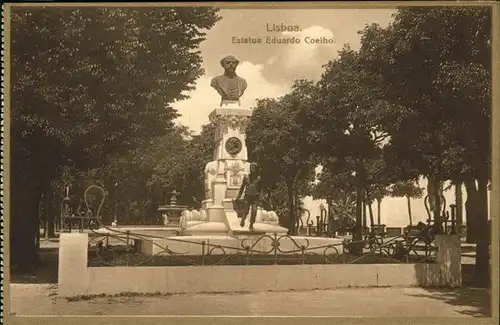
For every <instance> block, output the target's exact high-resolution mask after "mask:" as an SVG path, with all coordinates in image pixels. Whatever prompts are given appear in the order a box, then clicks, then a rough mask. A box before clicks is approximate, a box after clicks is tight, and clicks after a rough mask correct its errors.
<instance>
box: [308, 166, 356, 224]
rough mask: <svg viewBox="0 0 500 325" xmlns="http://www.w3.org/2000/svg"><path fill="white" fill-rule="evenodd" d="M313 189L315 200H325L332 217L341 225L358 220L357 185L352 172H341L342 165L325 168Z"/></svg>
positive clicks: (348, 170)
mask: <svg viewBox="0 0 500 325" xmlns="http://www.w3.org/2000/svg"><path fill="white" fill-rule="evenodd" d="M318 181H319V182H318V183H317V184H316V185H315V186H314V188H313V192H312V193H313V198H314V199H325V200H326V201H327V202H328V206H329V208H330V209H331V210H330V212H329V213H330V215H331V216H332V217H334V218H335V219H337V220H338V223H339V225H350V224H351V223H352V222H354V221H355V220H356V184H355V177H354V175H353V173H352V170H350V169H347V170H340V165H339V164H337V165H335V164H330V165H328V166H323V169H322V171H321V173H320V174H319V175H318Z"/></svg>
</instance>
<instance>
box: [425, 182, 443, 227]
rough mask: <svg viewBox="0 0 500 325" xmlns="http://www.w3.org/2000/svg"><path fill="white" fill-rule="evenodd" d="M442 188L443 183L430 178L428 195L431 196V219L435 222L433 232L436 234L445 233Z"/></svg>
mask: <svg viewBox="0 0 500 325" xmlns="http://www.w3.org/2000/svg"><path fill="white" fill-rule="evenodd" d="M441 188H442V182H440V181H439V180H438V179H437V178H435V177H428V183H427V194H428V195H429V206H430V213H431V218H432V219H433V220H434V225H433V231H434V233H435V234H442V233H443V224H442V222H441V205H442V204H443V202H441V194H442V192H441Z"/></svg>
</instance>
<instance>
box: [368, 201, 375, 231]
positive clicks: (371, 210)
mask: <svg viewBox="0 0 500 325" xmlns="http://www.w3.org/2000/svg"><path fill="white" fill-rule="evenodd" d="M368 213H369V214H370V226H373V225H374V224H375V218H374V216H373V208H372V204H371V203H369V204H368Z"/></svg>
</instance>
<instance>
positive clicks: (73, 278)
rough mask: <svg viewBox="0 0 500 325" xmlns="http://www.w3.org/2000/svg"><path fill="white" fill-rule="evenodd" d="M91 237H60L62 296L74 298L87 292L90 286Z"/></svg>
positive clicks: (59, 287)
mask: <svg viewBox="0 0 500 325" xmlns="http://www.w3.org/2000/svg"><path fill="white" fill-rule="evenodd" d="M88 241H89V235H88V234H84V233H79V234H71V233H70V234H65V233H62V234H61V235H60V237H59V266H58V292H59V295H61V296H73V295H76V294H75V293H81V292H85V290H86V289H87V285H88V279H87V260H88V246H89V244H88Z"/></svg>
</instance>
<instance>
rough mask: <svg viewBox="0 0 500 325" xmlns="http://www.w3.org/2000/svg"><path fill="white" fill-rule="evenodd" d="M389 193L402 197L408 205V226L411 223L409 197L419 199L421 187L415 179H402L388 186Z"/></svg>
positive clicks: (422, 191)
mask: <svg viewBox="0 0 500 325" xmlns="http://www.w3.org/2000/svg"><path fill="white" fill-rule="evenodd" d="M389 191H390V192H389V193H390V195H391V196H393V197H404V198H406V203H407V207H408V220H409V221H410V226H412V225H413V219H412V214H411V199H420V198H422V196H423V194H424V190H423V188H421V187H420V186H418V184H417V182H416V181H403V182H398V183H396V184H394V185H392V186H391V187H390V190H389Z"/></svg>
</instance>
